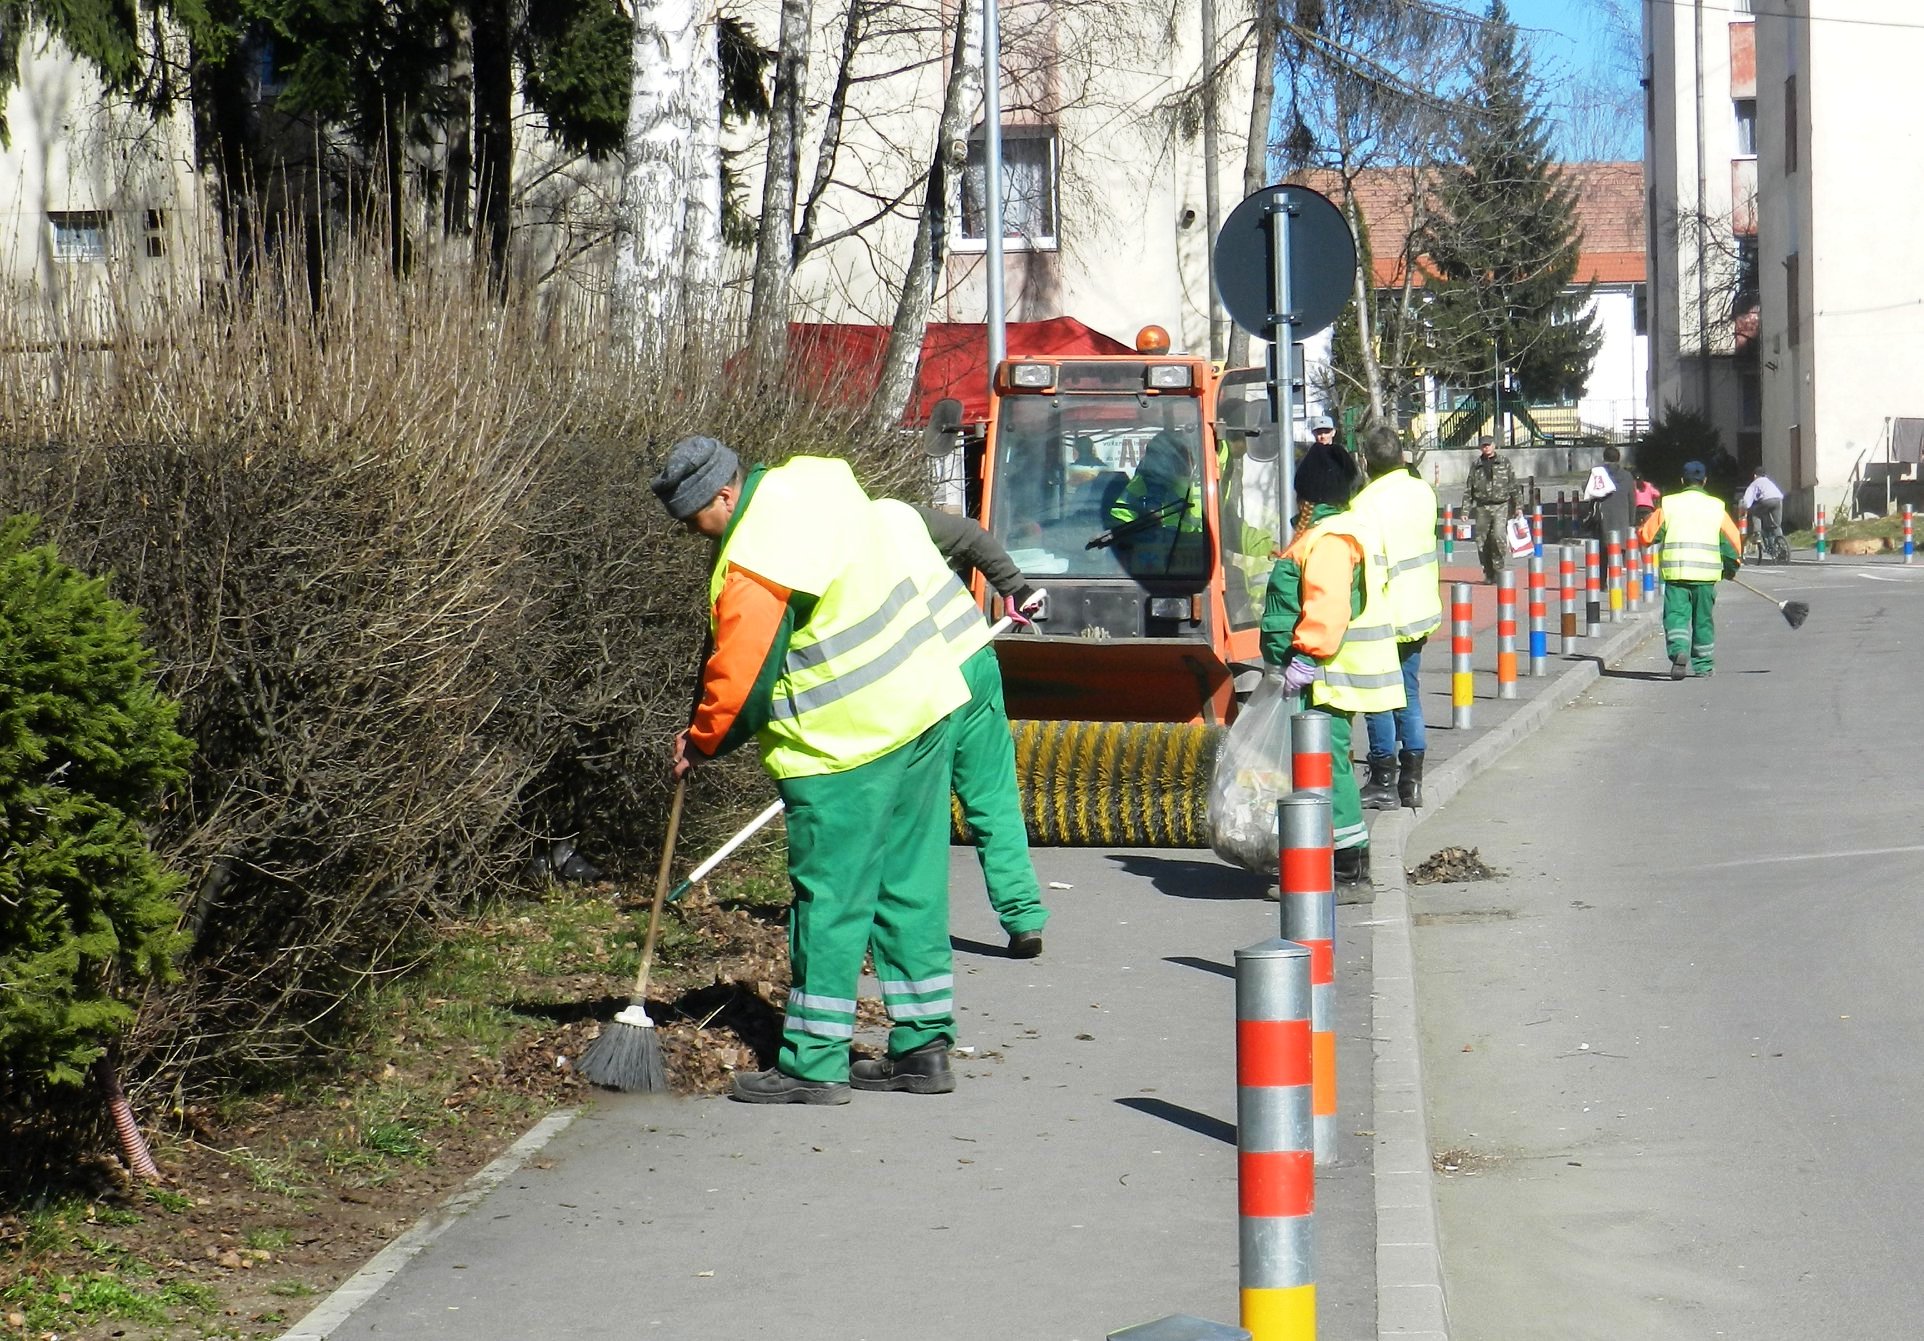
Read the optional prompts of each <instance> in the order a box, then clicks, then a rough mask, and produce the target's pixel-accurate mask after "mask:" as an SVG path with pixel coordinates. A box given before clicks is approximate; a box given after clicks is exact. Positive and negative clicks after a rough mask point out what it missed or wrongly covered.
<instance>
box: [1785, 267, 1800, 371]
mask: <svg viewBox="0 0 1924 1341" xmlns="http://www.w3.org/2000/svg"><path fill="white" fill-rule="evenodd" d="M1803 272H1804V265H1803V258H1802V257H1801V256H1799V255H1798V254H1797V253H1796V252H1792V253H1791V254H1790V255H1788V256H1786V257H1785V258H1784V338H1785V339H1787V340H1789V341H1790V343H1791V347H1792V348H1793V349H1794V348H1796V347H1797V344H1798V342H1799V341H1801V340H1802V339H1803V338H1804V310H1803V287H1804V273H1803Z"/></svg>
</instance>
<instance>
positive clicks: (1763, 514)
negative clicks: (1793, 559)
mask: <svg viewBox="0 0 1924 1341" xmlns="http://www.w3.org/2000/svg"><path fill="white" fill-rule="evenodd" d="M1738 506H1739V507H1740V508H1742V509H1743V511H1744V515H1745V516H1747V517H1749V518H1750V519H1751V521H1752V522H1753V523H1755V525H1756V527H1757V552H1758V553H1759V554H1763V555H1771V556H1777V555H1781V556H1782V558H1783V561H1784V562H1785V563H1789V562H1790V546H1789V544H1788V543H1786V541H1785V540H1784V491H1783V490H1782V489H1779V488H1778V487H1777V482H1776V481H1775V480H1773V479H1771V477H1770V476H1769V475H1767V474H1765V473H1764V468H1763V467H1762V466H1758V467H1757V468H1756V469H1755V470H1754V471H1752V472H1751V480H1750V484H1749V485H1748V486H1747V487H1746V488H1745V489H1744V496H1743V497H1742V498H1741V499H1740V500H1738Z"/></svg>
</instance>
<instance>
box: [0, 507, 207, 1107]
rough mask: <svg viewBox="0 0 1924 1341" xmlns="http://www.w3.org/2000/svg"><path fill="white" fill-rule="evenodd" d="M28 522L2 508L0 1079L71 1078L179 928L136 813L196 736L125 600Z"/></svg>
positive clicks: (28, 1083) (177, 946) (176, 946)
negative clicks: (37, 539) (160, 680)
mask: <svg viewBox="0 0 1924 1341" xmlns="http://www.w3.org/2000/svg"><path fill="white" fill-rule="evenodd" d="M37 525H38V521H37V519H36V518H34V517H31V516H20V517H13V518H10V519H7V520H4V521H0V1091H14V1090H15V1089H16V1088H18V1089H26V1088H32V1087H39V1086H46V1085H77V1084H79V1083H80V1082H81V1081H82V1080H83V1079H84V1078H85V1076H86V1072H87V1068H88V1066H89V1065H90V1064H91V1063H92V1062H93V1060H94V1059H95V1058H96V1057H98V1056H100V1055H101V1053H102V1052H103V1050H104V1049H105V1048H106V1046H107V1045H108V1043H109V1042H111V1041H112V1040H113V1039H114V1038H115V1037H117V1036H118V1035H119V1034H120V1033H121V1032H122V1031H123V1030H125V1029H126V1028H127V1026H128V1025H129V1024H130V1023H131V1022H132V1021H133V1017H134V1009H133V1006H132V1005H130V1004H129V1000H128V997H129V995H130V993H131V992H132V990H133V989H134V988H135V987H136V986H138V985H139V984H140V983H142V982H144V981H147V980H152V979H165V978H166V977H168V976H169V975H170V974H171V972H172V967H173V960H174V958H175V956H176V955H177V954H178V953H179V952H180V950H181V948H182V945H183V942H184V937H182V936H181V935H180V934H179V932H177V931H176V926H177V924H178V922H179V920H180V908H179V905H178V903H177V902H176V900H175V897H174V895H175V893H176V891H177V890H178V889H179V887H180V879H179V877H178V876H176V875H174V874H173V873H171V872H169V871H168V870H166V869H165V868H164V867H163V866H162V864H161V863H160V862H159V861H158V860H157V859H156V858H155V856H154V854H153V852H152V850H151V849H150V848H149V846H148V842H147V837H146V834H145V833H144V832H143V831H142V828H141V824H142V821H143V819H144V818H145V817H147V816H148V815H149V814H150V813H151V812H152V809H153V807H154V806H155V804H156V803H157V801H158V799H159V797H160V795H161V794H162V793H163V792H164V791H165V790H166V789H167V788H169V787H171V786H174V785H177V784H178V783H179V782H180V781H181V780H182V779H183V778H184V777H185V775H186V765H187V761H188V756H189V755H190V753H191V752H192V749H193V744H192V742H191V741H188V740H187V739H185V738H184V737H182V736H181V735H180V734H179V733H178V732H176V731H175V730H174V720H175V715H176V711H177V710H176V707H175V705H174V704H173V703H172V702H171V701H169V700H168V699H167V698H166V697H165V696H163V695H162V694H161V693H160V692H159V691H158V689H157V688H156V687H155V683H154V679H153V676H152V674H151V673H150V660H151V657H150V654H149V652H148V651H147V649H146V647H145V646H144V645H143V644H142V641H141V629H140V624H139V621H138V619H137V618H136V617H135V615H134V612H133V611H132V610H131V609H129V608H128V607H127V606H126V605H124V604H122V603H121V602H119V601H117V600H115V599H114V598H113V597H112V596H110V595H109V594H108V592H107V587H106V583H105V582H104V581H102V580H100V579H98V578H92V577H88V576H86V575H85V574H83V573H81V572H79V571H77V570H76V569H74V568H73V567H71V566H70V565H68V564H66V563H64V562H63V561H62V560H61V558H60V556H59V555H58V553H56V551H55V549H54V547H53V546H52V545H48V544H41V545H34V544H33V543H32V541H33V535H34V531H35V529H36V527H37Z"/></svg>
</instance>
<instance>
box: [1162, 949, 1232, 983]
mask: <svg viewBox="0 0 1924 1341" xmlns="http://www.w3.org/2000/svg"><path fill="white" fill-rule="evenodd" d="M1162 962H1163V963H1165V964H1180V965H1181V966H1182V967H1184V968H1192V969H1201V970H1202V971H1203V972H1204V973H1214V974H1216V975H1217V976H1218V977H1223V978H1234V977H1235V976H1236V970H1235V969H1233V968H1231V967H1230V966H1229V965H1228V964H1224V963H1219V962H1218V961H1216V960H1214V959H1198V958H1197V957H1196V956H1195V955H1164V956H1163V957H1162Z"/></svg>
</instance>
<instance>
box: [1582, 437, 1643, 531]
mask: <svg viewBox="0 0 1924 1341" xmlns="http://www.w3.org/2000/svg"><path fill="white" fill-rule="evenodd" d="M1622 463H1623V453H1622V452H1620V451H1618V450H1617V449H1616V447H1614V446H1610V447H1605V448H1604V449H1603V464H1602V465H1600V466H1597V467H1595V468H1594V469H1593V470H1591V472H1590V478H1589V480H1588V481H1586V482H1585V484H1584V486H1583V498H1584V501H1585V502H1587V503H1589V504H1590V521H1591V524H1592V525H1593V526H1594V527H1595V528H1596V534H1597V539H1599V540H1608V539H1609V538H1610V533H1611V532H1612V531H1615V532H1616V533H1617V535H1618V536H1620V537H1621V538H1623V539H1625V540H1628V539H1629V538H1630V528H1631V527H1632V526H1634V525H1635V524H1636V519H1635V518H1634V517H1633V515H1632V509H1633V508H1634V506H1635V499H1636V491H1637V482H1636V480H1635V479H1633V478H1632V477H1631V475H1630V472H1629V471H1627V470H1625V469H1624V468H1623V464H1622Z"/></svg>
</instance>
